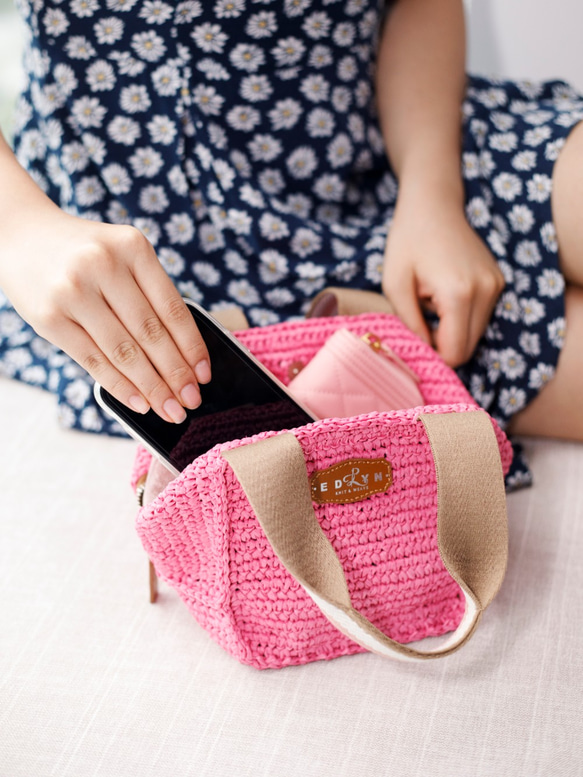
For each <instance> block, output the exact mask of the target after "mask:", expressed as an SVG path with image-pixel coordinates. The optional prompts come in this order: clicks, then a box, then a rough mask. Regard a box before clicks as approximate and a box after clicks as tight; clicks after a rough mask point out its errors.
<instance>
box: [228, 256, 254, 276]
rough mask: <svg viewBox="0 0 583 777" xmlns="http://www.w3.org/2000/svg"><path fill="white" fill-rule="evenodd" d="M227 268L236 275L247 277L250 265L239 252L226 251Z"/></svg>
mask: <svg viewBox="0 0 583 777" xmlns="http://www.w3.org/2000/svg"><path fill="white" fill-rule="evenodd" d="M225 267H227V268H228V269H229V270H230V271H231V272H233V273H235V274H236V275H247V273H248V272H249V263H248V262H247V260H246V259H243V257H242V256H241V254H240V253H239V252H238V251H225Z"/></svg>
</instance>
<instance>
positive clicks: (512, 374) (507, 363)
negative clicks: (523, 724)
mask: <svg viewBox="0 0 583 777" xmlns="http://www.w3.org/2000/svg"><path fill="white" fill-rule="evenodd" d="M500 369H501V370H502V372H503V373H504V375H506V377H508V378H510V379H511V380H516V378H521V377H522V376H523V375H524V373H525V370H526V361H525V359H524V356H522V355H521V354H520V353H519V352H518V351H517V350H515V349H514V348H504V350H502V351H500Z"/></svg>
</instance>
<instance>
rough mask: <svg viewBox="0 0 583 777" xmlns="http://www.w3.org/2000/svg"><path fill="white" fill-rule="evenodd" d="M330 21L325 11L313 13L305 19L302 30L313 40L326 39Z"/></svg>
mask: <svg viewBox="0 0 583 777" xmlns="http://www.w3.org/2000/svg"><path fill="white" fill-rule="evenodd" d="M331 26H332V20H331V19H330V17H329V16H328V14H327V13H326V12H325V11H315V12H314V13H311V14H310V15H309V16H307V17H306V20H305V22H304V23H303V24H302V29H303V31H304V32H305V33H306V35H307V36H308V38H312V39H313V40H318V39H319V38H326V37H328V35H329V34H330V28H331Z"/></svg>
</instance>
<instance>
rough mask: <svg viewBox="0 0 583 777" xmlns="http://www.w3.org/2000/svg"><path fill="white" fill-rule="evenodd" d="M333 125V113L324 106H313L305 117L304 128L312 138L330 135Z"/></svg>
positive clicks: (334, 123)
mask: <svg viewBox="0 0 583 777" xmlns="http://www.w3.org/2000/svg"><path fill="white" fill-rule="evenodd" d="M335 125H336V122H335V120H334V116H333V114H332V113H331V112H330V111H327V110H326V109H325V108H314V109H313V110H312V111H310V113H309V114H308V116H307V119H306V128H307V130H308V134H309V135H310V137H312V138H328V137H331V136H332V133H333V132H334V127H335Z"/></svg>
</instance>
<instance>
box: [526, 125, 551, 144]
mask: <svg viewBox="0 0 583 777" xmlns="http://www.w3.org/2000/svg"><path fill="white" fill-rule="evenodd" d="M550 137H551V130H550V127H537V128H536V129H531V130H527V131H526V132H525V133H524V142H525V143H526V145H527V146H540V145H541V143H544V142H545V140H548V139H549V138H550Z"/></svg>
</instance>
